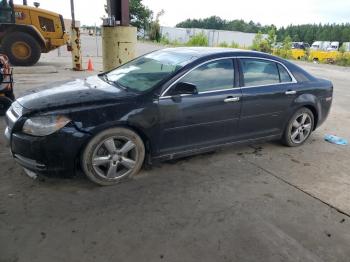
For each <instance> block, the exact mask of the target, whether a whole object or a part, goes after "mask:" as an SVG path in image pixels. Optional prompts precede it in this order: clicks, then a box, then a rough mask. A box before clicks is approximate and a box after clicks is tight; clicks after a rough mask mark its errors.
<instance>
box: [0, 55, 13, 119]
mask: <svg viewBox="0 0 350 262" xmlns="http://www.w3.org/2000/svg"><path fill="white" fill-rule="evenodd" d="M14 100H15V96H14V94H13V77H12V68H11V67H10V65H9V59H8V57H7V56H5V55H1V54H0V115H1V116H3V115H5V113H6V111H7V109H8V108H9V107H10V106H11V104H12V102H13V101H14Z"/></svg>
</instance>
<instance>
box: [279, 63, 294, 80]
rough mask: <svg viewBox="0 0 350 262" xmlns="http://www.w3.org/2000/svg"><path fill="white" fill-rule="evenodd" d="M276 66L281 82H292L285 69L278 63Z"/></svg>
mask: <svg viewBox="0 0 350 262" xmlns="http://www.w3.org/2000/svg"><path fill="white" fill-rule="evenodd" d="M277 67H278V70H279V72H280V78H281V83H288V82H292V78H291V77H290V75H289V73H288V72H287V70H286V69H285V68H284V67H283V66H282V65H280V64H277Z"/></svg>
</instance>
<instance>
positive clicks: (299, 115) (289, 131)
mask: <svg viewBox="0 0 350 262" xmlns="http://www.w3.org/2000/svg"><path fill="white" fill-rule="evenodd" d="M314 125H315V117H314V114H313V113H312V112H311V110H310V109H308V108H306V107H303V108H300V109H299V110H298V111H296V112H295V113H294V114H293V116H292V117H291V118H290V120H289V122H288V124H287V127H286V129H285V130H284V133H283V137H282V143H283V144H284V145H286V146H289V147H297V146H301V145H302V144H304V143H305V142H306V141H307V140H308V138H309V137H310V135H311V133H312V131H313V130H314Z"/></svg>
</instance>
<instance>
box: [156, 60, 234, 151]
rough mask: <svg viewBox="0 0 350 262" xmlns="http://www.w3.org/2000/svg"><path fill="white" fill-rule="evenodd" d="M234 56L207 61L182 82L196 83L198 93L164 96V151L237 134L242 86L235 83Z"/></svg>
mask: <svg viewBox="0 0 350 262" xmlns="http://www.w3.org/2000/svg"><path fill="white" fill-rule="evenodd" d="M234 64H235V63H234V60H233V59H230V58H226V59H220V60H215V61H211V62H207V63H205V64H202V65H200V66H199V67H197V68H195V69H194V70H193V71H191V72H189V73H188V74H187V75H185V76H184V77H182V78H181V79H180V80H179V81H178V82H180V81H181V82H187V83H191V84H194V85H195V86H196V87H197V89H198V94H193V95H182V96H180V97H177V98H176V97H172V96H168V95H167V94H169V93H171V88H170V89H169V91H168V92H167V93H166V94H165V95H164V96H163V97H161V98H160V100H159V108H160V115H161V126H162V128H161V129H162V134H161V138H160V140H161V142H160V147H161V148H160V151H161V154H167V153H170V152H178V151H184V150H193V149H198V148H202V147H206V146H212V145H216V144H221V143H225V142H227V141H231V140H233V139H234V137H235V136H236V134H237V131H238V122H239V116H240V111H241V101H240V98H241V90H240V88H239V87H238V82H237V83H236V84H235V70H234V68H235V66H234Z"/></svg>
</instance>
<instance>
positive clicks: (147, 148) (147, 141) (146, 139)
mask: <svg viewBox="0 0 350 262" xmlns="http://www.w3.org/2000/svg"><path fill="white" fill-rule="evenodd" d="M118 127H121V128H126V129H129V130H131V131H133V132H135V133H136V134H137V135H138V136H139V137H140V138H141V140H142V142H143V144H144V146H145V151H146V156H147V157H146V158H145V159H146V160H150V158H149V157H150V155H151V154H152V149H153V148H152V145H151V139H150V138H149V136H148V135H147V133H146V132H145V131H144V130H143V129H142V128H141V127H138V126H136V125H131V124H129V123H126V122H118V123H111V124H108V125H102V126H98V127H96V128H94V129H93V130H91V131H89V133H90V135H91V137H90V138H89V139H88V141H87V142H86V143H85V144H84V145H83V146H82V148H81V150H80V153H79V155H81V154H82V152H83V151H84V150H85V148H86V146H87V144H88V143H89V141H90V140H91V139H92V138H93V137H95V136H96V135H98V134H99V133H101V132H103V131H105V130H107V129H111V128H118Z"/></svg>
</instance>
